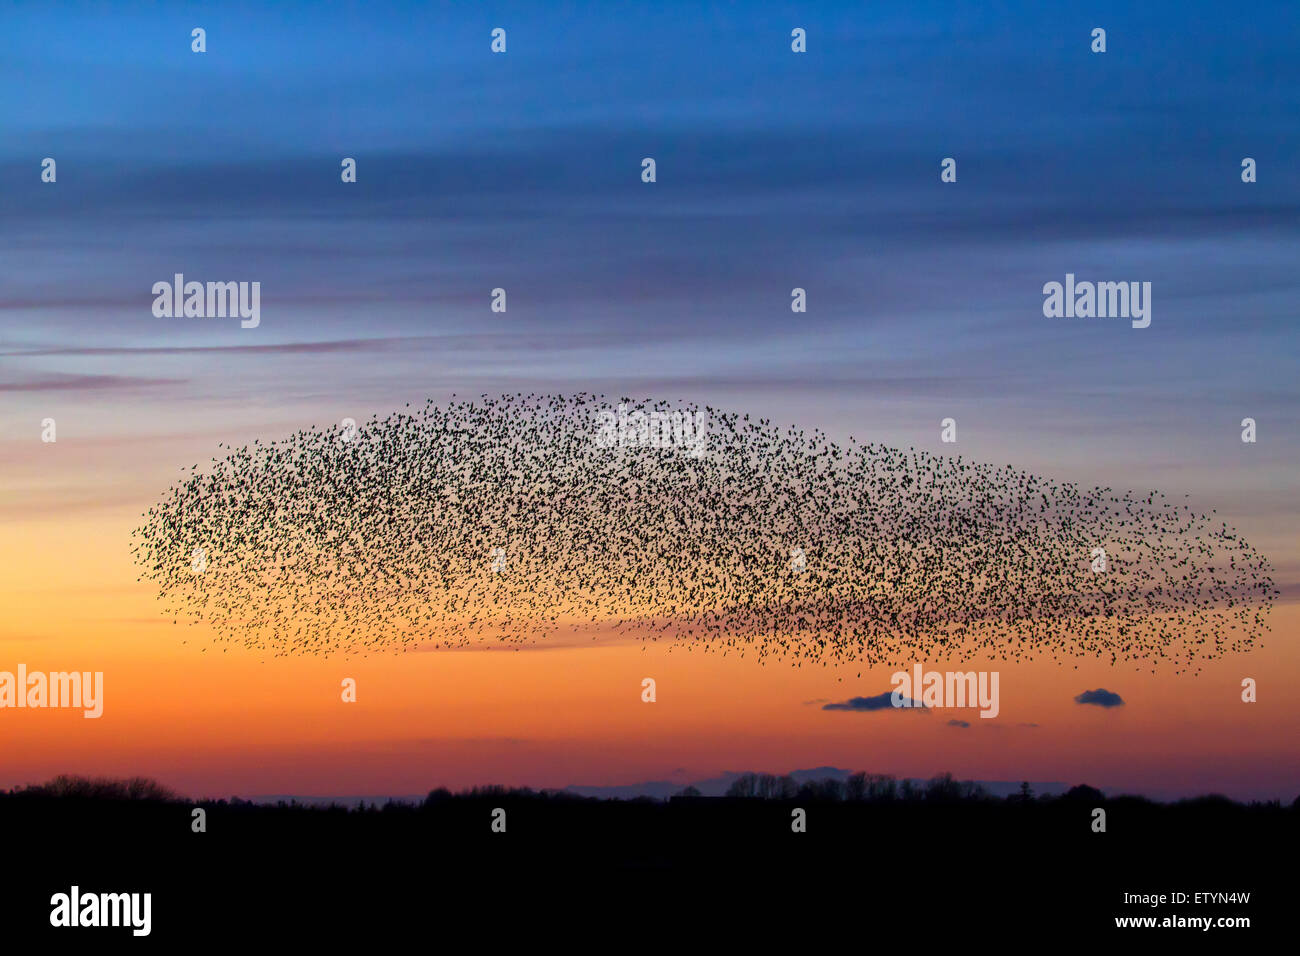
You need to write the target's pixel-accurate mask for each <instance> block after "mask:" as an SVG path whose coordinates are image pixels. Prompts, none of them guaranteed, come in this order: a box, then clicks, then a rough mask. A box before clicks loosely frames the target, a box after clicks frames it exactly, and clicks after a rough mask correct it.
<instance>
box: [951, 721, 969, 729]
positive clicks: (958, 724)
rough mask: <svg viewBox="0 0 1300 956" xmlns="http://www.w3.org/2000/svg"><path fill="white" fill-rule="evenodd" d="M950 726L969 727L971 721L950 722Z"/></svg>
mask: <svg viewBox="0 0 1300 956" xmlns="http://www.w3.org/2000/svg"><path fill="white" fill-rule="evenodd" d="M948 726H949V727H969V726H970V721H969V720H950V721H948Z"/></svg>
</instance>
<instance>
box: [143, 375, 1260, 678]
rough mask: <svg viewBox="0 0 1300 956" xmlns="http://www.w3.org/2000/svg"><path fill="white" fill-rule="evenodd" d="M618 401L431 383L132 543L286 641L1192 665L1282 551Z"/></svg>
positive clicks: (315, 648)
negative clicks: (649, 424)
mask: <svg viewBox="0 0 1300 956" xmlns="http://www.w3.org/2000/svg"><path fill="white" fill-rule="evenodd" d="M620 405H621V408H619V407H618V406H616V405H614V404H613V403H611V402H608V401H606V400H604V398H603V397H601V396H596V395H589V394H579V395H576V396H568V397H564V396H549V395H524V394H516V395H508V396H504V397H500V398H489V397H483V398H481V399H479V400H476V401H453V402H452V403H451V404H449V405H447V406H446V407H440V406H438V405H435V404H434V403H433V402H432V401H430V402H429V403H427V404H426V406H425V407H424V408H422V409H418V408H417V409H416V410H415V411H411V410H410V406H409V405H408V406H407V409H406V410H404V411H401V412H396V413H393V414H391V415H388V416H387V417H386V418H383V419H380V418H378V417H376V418H374V419H372V420H371V421H369V422H368V423H366V424H364V425H362V426H360V427H355V426H352V427H350V428H342V427H339V428H325V429H319V428H310V429H305V430H301V431H297V432H295V433H293V434H292V435H290V436H289V437H287V438H285V439H283V440H280V441H274V442H271V443H269V444H266V443H263V442H261V441H260V440H259V441H256V442H254V443H253V445H252V446H247V447H243V448H239V449H233V448H228V449H227V451H228V453H227V454H225V457H222V458H219V459H218V458H213V459H212V463H211V467H210V468H206V469H204V470H202V471H200V470H199V469H198V466H197V465H195V466H194V468H193V469H191V473H190V474H189V475H188V476H187V478H186V479H185V480H184V481H182V482H181V483H180V484H178V485H176V486H175V487H173V488H172V489H171V490H170V492H169V493H168V494H167V495H166V497H165V498H164V499H163V500H162V501H161V503H159V504H158V505H156V506H155V507H153V508H150V509H149V511H148V512H147V513H146V514H145V516H144V522H143V524H142V525H141V527H140V528H138V529H136V531H135V533H134V536H135V539H136V540H135V543H134V545H133V551H134V553H135V557H136V560H137V562H138V563H139V564H140V566H141V568H142V578H147V579H149V580H151V581H153V582H156V584H157V586H158V588H159V595H160V598H161V599H162V600H163V602H164V606H165V607H166V609H167V612H168V614H169V616H172V617H174V618H175V619H176V620H180V619H181V618H182V617H185V618H187V619H189V620H190V621H192V622H194V623H200V622H202V623H203V624H204V625H205V626H206V627H207V628H208V629H209V631H210V634H211V635H212V637H213V638H214V639H215V640H217V641H220V642H229V643H228V645H227V646H230V645H242V646H244V647H246V648H249V649H252V650H255V651H259V652H262V653H266V654H271V655H276V656H278V655H284V654H317V655H329V654H335V653H344V654H355V653H365V652H369V651H376V650H381V649H408V650H410V649H415V648H419V647H428V646H430V645H438V646H464V645H468V644H471V643H476V642H480V641H484V640H495V641H500V642H507V643H509V642H515V643H524V642H532V641H539V640H545V639H547V638H548V637H551V636H553V635H555V634H557V633H560V632H564V633H566V634H572V633H575V632H581V631H583V630H584V629H587V630H590V631H591V636H592V639H593V640H595V639H599V638H600V637H601V636H602V635H609V634H611V633H620V634H635V635H639V636H641V637H643V638H647V639H652V640H661V639H664V640H671V641H672V642H674V643H680V644H685V645H688V646H692V647H700V648H702V649H705V650H708V651H717V652H721V653H739V654H752V655H756V656H757V657H758V658H760V659H762V660H767V659H786V660H788V661H789V662H790V663H793V664H795V665H796V666H802V665H803V664H804V663H822V664H826V665H830V664H841V663H846V662H860V663H861V664H863V665H867V666H869V665H871V664H877V663H881V664H894V665H907V664H910V663H911V662H914V661H918V660H921V661H924V660H964V659H968V658H970V657H974V656H977V655H979V656H983V657H988V658H992V659H994V660H1004V661H1021V660H1028V659H1033V658H1037V657H1048V658H1054V659H1057V660H1061V661H1066V660H1069V659H1072V658H1073V659H1077V658H1079V657H1082V656H1089V657H1094V658H1101V659H1108V660H1109V661H1110V662H1111V663H1115V662H1117V661H1121V660H1124V661H1135V662H1138V663H1139V664H1140V665H1141V666H1146V665H1148V664H1149V665H1150V666H1151V668H1152V669H1155V668H1156V667H1157V666H1160V665H1166V664H1167V665H1168V666H1172V667H1174V668H1176V669H1177V670H1179V671H1183V670H1195V669H1199V667H1200V664H1201V662H1203V661H1205V660H1212V659H1214V658H1216V657H1218V656H1220V655H1222V654H1225V653H1228V652H1237V651H1241V650H1245V649H1248V648H1250V647H1251V646H1252V644H1253V643H1254V642H1255V641H1256V640H1257V639H1258V637H1259V636H1260V635H1261V633H1262V632H1263V631H1265V630H1268V627H1267V623H1266V618H1267V613H1268V611H1269V609H1270V608H1271V606H1272V603H1273V601H1274V599H1275V598H1276V596H1277V590H1276V588H1275V587H1274V584H1273V581H1272V579H1271V578H1270V576H1269V565H1268V562H1267V561H1266V560H1265V559H1264V558H1263V557H1262V556H1261V555H1259V554H1258V553H1257V552H1255V551H1254V550H1253V549H1252V548H1251V547H1250V546H1249V545H1248V544H1247V543H1246V542H1245V541H1244V540H1242V539H1241V538H1240V537H1239V536H1238V535H1237V534H1236V533H1235V532H1234V531H1233V530H1232V529H1231V528H1229V527H1228V526H1227V525H1226V524H1223V523H1222V522H1219V523H1217V524H1216V523H1215V520H1214V519H1213V518H1211V517H1209V516H1207V515H1204V514H1198V513H1195V512H1194V511H1193V510H1192V509H1191V508H1190V507H1188V506H1187V505H1186V504H1180V503H1174V502H1170V501H1168V500H1166V498H1165V497H1164V496H1163V495H1161V494H1160V493H1158V492H1155V491H1150V492H1145V493H1138V494H1135V493H1133V492H1127V493H1119V492H1115V491H1112V490H1111V489H1109V488H1092V489H1084V488H1081V487H1079V486H1078V485H1075V484H1071V483H1062V482H1056V481H1051V480H1048V479H1045V478H1040V477H1037V476H1034V475H1031V474H1029V473H1027V472H1025V471H1020V470H1017V469H1015V468H1013V467H1012V466H1010V465H1007V466H1004V467H996V466H993V465H985V464H975V463H972V462H968V461H964V460H963V459H961V458H960V457H946V456H936V455H931V454H928V453H925V452H920V451H915V450H910V449H909V450H908V451H901V450H898V449H894V448H887V447H882V446H879V445H873V444H866V445H863V444H859V443H857V442H854V441H852V440H850V442H849V444H848V446H847V447H840V446H839V445H837V444H835V443H833V442H831V441H829V440H828V439H827V437H826V436H825V435H824V434H823V433H822V432H821V431H819V430H814V431H813V432H812V433H811V434H808V433H806V432H804V431H802V430H796V429H789V430H785V431H782V430H780V429H778V428H776V427H774V426H773V425H772V424H771V423H770V422H769V421H767V420H751V418H750V417H749V416H748V415H744V416H741V415H737V414H734V413H726V412H723V411H720V410H717V409H714V408H710V407H707V406H706V407H705V408H703V409H700V408H698V407H696V406H694V405H675V404H671V403H666V402H635V401H632V400H629V399H623V400H622V402H621V403H620ZM616 408H617V414H618V415H620V416H621V417H620V419H619V420H620V422H626V421H632V422H638V421H640V422H645V421H653V420H655V419H654V418H653V416H651V415H650V414H649V413H652V412H653V413H658V414H659V416H660V419H659V420H665V419H666V418H670V417H671V416H673V415H678V414H681V413H685V414H688V415H691V416H699V417H696V418H695V419H694V420H695V421H696V422H699V421H701V420H703V422H704V423H705V429H706V430H705V433H704V434H703V436H702V440H703V444H702V446H698V447H695V448H684V447H676V446H674V445H673V443H672V442H671V441H663V440H646V439H647V438H649V439H654V437H655V436H653V435H648V434H647V433H646V432H644V431H642V432H637V433H636V434H634V435H633V440H630V441H622V442H617V443H614V444H612V445H611V443H610V442H609V441H608V440H602V436H603V435H604V436H606V437H607V433H608V427H609V422H610V421H611V418H612V416H613V415H615V414H616ZM636 413H640V416H639V417H638V415H637V414H636ZM667 434H669V433H668V432H667V431H664V432H663V433H662V434H660V435H659V436H658V437H659V438H660V439H662V438H663V436H664V435H667ZM637 435H639V436H640V439H641V440H636V439H637ZM669 437H670V438H671V435H670V436H669Z"/></svg>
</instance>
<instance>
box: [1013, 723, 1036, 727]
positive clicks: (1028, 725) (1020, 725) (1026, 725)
mask: <svg viewBox="0 0 1300 956" xmlns="http://www.w3.org/2000/svg"><path fill="white" fill-rule="evenodd" d="M1016 726H1017V727H1037V726H1038V725H1037V724H1025V723H1020V724H1016Z"/></svg>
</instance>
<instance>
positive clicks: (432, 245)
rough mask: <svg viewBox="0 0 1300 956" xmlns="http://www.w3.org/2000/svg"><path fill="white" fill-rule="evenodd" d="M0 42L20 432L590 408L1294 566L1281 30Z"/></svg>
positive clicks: (936, 21)
mask: <svg viewBox="0 0 1300 956" xmlns="http://www.w3.org/2000/svg"><path fill="white" fill-rule="evenodd" d="M3 23H4V29H3V30H2V31H0V87H3V88H5V89H7V90H9V91H11V93H13V94H14V95H7V96H5V97H3V98H2V99H0V178H2V180H3V182H4V183H5V187H4V190H3V194H2V195H0V202H2V203H3V207H4V211H3V216H2V217H0V251H2V252H3V255H0V290H2V291H0V383H3V385H4V388H5V390H6V395H7V398H6V404H8V405H9V407H10V409H12V410H13V411H14V413H15V415H16V416H18V417H21V416H23V415H26V413H27V411H28V409H29V408H30V409H32V411H33V413H34V412H35V411H37V410H38V409H37V408H36V406H37V405H40V404H41V403H44V404H46V405H49V404H52V403H53V404H57V403H58V402H61V401H66V402H68V403H74V404H75V403H80V406H84V405H85V398H86V396H87V393H88V392H93V393H95V395H96V397H97V401H96V405H97V407H100V408H102V409H104V410H105V415H106V418H105V421H104V423H103V427H104V428H106V429H108V430H110V431H119V430H129V429H131V428H135V427H138V422H136V416H137V414H138V411H139V409H140V408H142V407H145V406H147V407H151V408H157V407H159V406H163V407H165V409H167V410H166V411H162V412H159V413H158V414H161V415H163V416H164V418H165V416H166V415H168V414H175V415H177V416H178V421H179V420H181V419H182V418H188V419H191V420H212V419H213V418H215V417H219V416H220V415H223V414H226V413H227V412H229V413H230V414H239V415H244V416H246V417H245V424H246V426H247V427H248V428H249V429H253V428H255V427H260V428H262V429H264V430H265V429H269V430H271V431H274V430H275V429H276V428H279V427H281V426H282V425H283V426H285V427H287V426H288V425H289V424H290V423H293V422H297V421H299V420H300V418H301V416H302V415H310V414H311V410H313V409H316V410H318V411H319V416H318V417H319V418H320V419H329V418H334V417H337V416H338V415H339V414H340V410H341V409H343V410H355V409H360V410H363V411H365V412H369V411H382V410H384V409H386V408H389V407H393V406H395V405H396V404H399V403H400V402H404V401H408V400H422V399H423V398H425V397H439V396H441V395H444V394H446V393H448V392H451V391H456V390H459V391H470V392H480V391H482V392H494V391H496V392H499V391H505V390H516V389H520V388H525V389H527V388H543V389H547V390H552V391H559V390H577V389H591V390H599V391H606V392H611V393H613V392H617V393H620V394H636V395H653V396H664V397H669V398H685V399H693V400H706V401H714V402H716V403H719V404H726V405H728V406H730V407H744V408H751V407H752V408H754V409H755V410H756V411H760V412H763V413H765V414H769V415H773V416H774V417H776V418H778V419H779V420H782V421H791V422H799V423H807V424H820V425H823V426H825V427H827V428H828V429H830V430H831V432H832V434H833V435H838V434H840V433H843V432H848V431H852V432H854V433H855V434H857V435H858V437H860V438H861V437H865V438H869V439H873V440H881V441H886V442H890V443H893V444H902V445H908V444H916V445H918V446H921V447H930V448H931V449H932V450H937V451H946V450H949V449H946V448H944V447H943V446H939V445H938V421H939V419H940V418H942V417H945V416H948V415H952V416H954V417H956V418H957V420H958V421H959V423H960V424H961V426H962V432H961V436H962V442H963V444H962V447H961V448H959V449H958V450H959V451H962V452H963V453H966V454H969V455H971V456H972V457H977V458H981V459H984V460H998V459H1002V460H1008V461H1016V462H1017V463H1025V464H1028V465H1033V466H1035V467H1038V468H1039V469H1040V470H1043V471H1047V472H1049V473H1052V474H1054V475H1057V476H1059V477H1064V478H1069V479H1078V480H1081V481H1084V482H1095V483H1100V484H1115V485H1117V486H1124V487H1130V486H1135V485H1142V484H1146V483H1152V484H1153V485H1155V486H1161V487H1170V486H1171V482H1172V483H1173V484H1179V488H1178V489H1177V490H1191V491H1197V492H1202V493H1204V494H1206V495H1207V498H1206V501H1207V502H1208V503H1209V504H1212V505H1213V504H1219V505H1224V506H1229V507H1233V508H1235V509H1236V511H1237V512H1238V513H1240V514H1242V515H1245V516H1246V517H1245V520H1246V522H1247V523H1249V520H1250V517H1249V516H1250V515H1251V514H1252V513H1256V512H1258V513H1259V514H1260V515H1261V517H1260V519H1259V530H1260V532H1261V533H1263V534H1266V535H1268V534H1276V535H1277V536H1278V538H1279V540H1281V539H1282V538H1284V537H1285V536H1287V535H1291V534H1292V532H1294V531H1297V530H1300V528H1297V527H1296V523H1295V519H1294V516H1292V515H1290V513H1289V505H1288V504H1287V501H1288V500H1289V494H1290V490H1289V489H1290V487H1291V482H1290V477H1289V476H1291V475H1292V474H1293V473H1294V469H1295V466H1296V464H1297V463H1298V462H1300V448H1298V447H1297V443H1296V440H1295V438H1294V437H1293V428H1292V426H1293V423H1294V420H1295V411H1296V407H1297V399H1298V397H1300V396H1298V395H1297V386H1296V381H1295V380H1296V376H1295V367H1296V359H1297V333H1296V314H1295V303H1296V291H1297V285H1298V284H1300V270H1297V268H1296V264H1297V262H1300V241H1298V240H1300V234H1298V230H1297V225H1296V223H1297V213H1298V212H1300V163H1297V161H1296V156H1297V155H1300V121H1298V117H1300V57H1297V56H1296V55H1295V51H1296V49H1297V41H1298V40H1300V8H1297V7H1296V6H1295V5H1294V4H1282V3H1275V4H1270V3H1264V4H1255V5H1252V6H1251V7H1250V8H1249V10H1246V9H1244V8H1233V7H1228V6H1225V5H1211V4H1202V3H1191V4H1186V3H1147V4H1142V5H1141V6H1140V8H1134V5H1132V4H1118V3H1116V4H1068V5H1054V4H1047V5H1044V4H1038V3H1001V4H988V3H963V4H937V3H909V4H898V5H892V6H887V5H874V4H853V5H848V4H845V5H837V4H823V3H819V4H815V5H811V4H810V5H800V4H772V3H752V4H741V3H737V4H713V5H706V4H698V3H689V4H674V3H655V4H640V5H638V4H563V5H554V6H552V5H540V4H490V5H484V4H384V3H365V4H328V5H317V4H310V5H305V4H292V3H276V4H219V5H215V4H214V5H192V6H185V7H173V6H171V5H164V4H144V3H125V4H117V5H114V6H112V7H109V6H106V5H102V4H16V5H11V6H10V7H8V8H7V9H6V11H5V13H4V14H3ZM195 26H202V27H204V28H205V29H206V30H207V42H208V52H207V53H205V54H202V55H199V54H195V53H192V52H191V51H190V40H189V31H190V30H191V28H193V27H195ZM497 26H500V27H503V28H505V29H506V30H507V31H508V52H507V53H506V54H505V55H504V56H496V55H493V54H491V53H490V51H489V40H490V37H489V32H490V30H491V29H492V28H493V27H497ZM795 26H800V27H803V28H805V29H806V30H807V32H808V53H806V54H803V55H796V54H793V53H791V51H790V47H789V33H790V30H791V29H792V28H793V27H795ZM1095 26H1102V27H1104V28H1105V29H1106V30H1107V32H1108V37H1107V39H1108V51H1107V52H1106V53H1105V54H1100V55H1099V54H1093V53H1092V52H1091V51H1090V49H1089V44H1090V36H1089V34H1090V31H1091V29H1092V28H1093V27H1095ZM45 156H53V157H55V158H56V159H57V161H58V164H59V165H58V171H59V180H58V183H57V184H55V185H54V186H50V185H48V184H43V183H41V182H40V180H39V162H40V160H41V159H42V158H43V157H45ZM343 156H353V157H355V158H356V159H357V161H358V164H359V181H358V182H357V183H356V184H355V185H344V184H342V183H340V181H339V161H340V159H341V158H342V157H343ZM645 156H653V157H655V159H656V161H657V163H658V182H656V183H655V184H653V185H647V184H644V183H642V182H641V181H640V162H641V159H642V158H643V157H645ZM945 156H953V157H955V158H957V160H958V169H959V175H958V182H957V183H956V184H951V185H945V184H941V183H940V181H939V162H940V160H941V159H942V158H943V157H945ZM1244 156H1251V157H1253V158H1255V159H1256V160H1257V162H1258V166H1259V182H1257V183H1255V184H1251V185H1247V184H1243V183H1242V182H1241V181H1240V176H1239V169H1240V162H1241V158H1242V157H1244ZM175 272H183V273H185V274H186V275H187V277H189V278H194V279H199V280H206V279H215V280H229V279H244V280H257V281H260V282H261V283H262V303H263V304H262V311H263V320H262V324H261V326H260V327H259V328H258V329H257V330H255V331H246V330H241V329H240V328H239V327H238V324H237V323H225V324H223V323H221V322H219V321H209V320H159V319H156V318H154V317H153V315H152V314H151V312H150V309H149V305H150V303H151V301H152V297H151V295H150V294H149V290H150V288H151V286H152V284H153V283H154V282H156V281H158V280H165V279H169V278H170V277H171V276H172V275H173V274H174V273H175ZM1066 272H1074V273H1076V274H1078V275H1079V276H1080V278H1093V279H1098V280H1103V279H1110V280H1142V281H1150V282H1152V284H1153V289H1154V292H1153V300H1154V305H1153V322H1152V326H1151V328H1149V329H1146V330H1141V331H1138V330H1132V329H1130V328H1128V327H1127V323H1124V322H1122V321H1121V322H1116V321H1110V320H1090V321H1089V320H1076V321H1073V322H1072V321H1069V320H1050V319H1046V318H1044V317H1043V315H1042V312H1041V305H1042V292H1041V288H1042V285H1043V283H1045V282H1048V281H1053V280H1058V281H1059V280H1061V279H1062V278H1063V276H1064V274H1065V273H1066ZM498 286H500V287H504V288H506V289H507V290H508V295H509V311H508V313H507V314H506V315H504V316H502V315H496V314H493V313H491V312H489V311H488V307H487V305H488V294H489V290H491V289H492V288H495V287H498ZM795 286H799V287H803V288H806V289H807V290H808V297H809V311H808V312H807V313H806V314H800V315H795V314H792V313H791V311H790V308H789V297H790V290H791V288H793V287H795ZM232 389H236V390H237V392H238V395H239V396H240V397H241V399H242V400H241V401H240V402H238V405H239V407H238V409H236V410H235V411H231V410H230V407H229V406H230V405H231V404H232V402H233V401H234V399H233V398H232V395H231V390H232ZM250 401H253V402H255V403H256V404H257V405H258V407H259V408H261V409H266V410H270V409H273V410H275V414H272V413H271V412H270V411H267V412H266V413H265V414H262V415H261V417H260V418H258V416H257V415H255V414H253V413H252V412H251V411H250V410H249V407H248V403H249V402H250ZM109 409H112V410H113V412H112V414H111V415H109V412H108V410H109ZM1246 415H1251V416H1254V417H1256V418H1257V419H1258V420H1259V421H1260V422H1261V426H1260V428H1261V436H1263V437H1261V442H1260V444H1259V446H1258V447H1257V448H1252V449H1249V454H1251V455H1253V457H1252V458H1251V459H1249V460H1243V459H1241V457H1240V456H1241V455H1242V454H1243V450H1242V447H1241V443H1240V442H1239V441H1238V440H1237V436H1238V433H1239V430H1240V429H1239V427H1238V424H1237V423H1238V422H1239V421H1240V419H1241V418H1242V417H1244V416H1246ZM1289 432H1292V433H1289ZM1180 483H1181V484H1180ZM1283 512H1286V519H1285V521H1284V523H1283V524H1282V525H1281V526H1279V525H1278V519H1279V516H1280V515H1282V514H1283ZM1286 522H1289V524H1288V523H1286ZM1292 536H1293V535H1292Z"/></svg>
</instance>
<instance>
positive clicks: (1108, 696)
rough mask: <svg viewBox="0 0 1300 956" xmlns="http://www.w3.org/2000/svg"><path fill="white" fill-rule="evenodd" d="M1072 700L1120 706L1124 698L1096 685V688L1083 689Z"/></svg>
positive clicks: (1080, 702) (1104, 705) (1079, 702)
mask: <svg viewBox="0 0 1300 956" xmlns="http://www.w3.org/2000/svg"><path fill="white" fill-rule="evenodd" d="M1074 702H1075V703H1076V704H1096V705H1097V706H1098V707H1120V706H1122V705H1123V704H1124V698H1123V697H1121V696H1119V694H1116V693H1114V692H1113V691H1109V690H1106V689H1105V688H1104V687H1098V688H1097V689H1096V690H1085V691H1084V692H1083V693H1082V694H1080V695H1079V696H1078V697H1076V698H1074Z"/></svg>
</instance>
